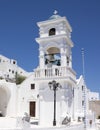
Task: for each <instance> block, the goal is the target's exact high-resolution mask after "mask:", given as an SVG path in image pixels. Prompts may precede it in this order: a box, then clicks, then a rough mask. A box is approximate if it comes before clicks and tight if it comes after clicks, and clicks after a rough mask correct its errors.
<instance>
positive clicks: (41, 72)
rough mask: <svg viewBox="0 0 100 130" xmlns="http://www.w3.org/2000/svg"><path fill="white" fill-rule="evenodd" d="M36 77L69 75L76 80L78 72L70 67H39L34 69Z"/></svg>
mask: <svg viewBox="0 0 100 130" xmlns="http://www.w3.org/2000/svg"><path fill="white" fill-rule="evenodd" d="M34 77H35V78H36V79H39V78H55V77H69V78H72V79H73V80H76V73H75V72H74V71H73V70H72V69H71V68H68V67H55V68H53V67H52V68H45V69H40V68H37V69H36V70H34Z"/></svg>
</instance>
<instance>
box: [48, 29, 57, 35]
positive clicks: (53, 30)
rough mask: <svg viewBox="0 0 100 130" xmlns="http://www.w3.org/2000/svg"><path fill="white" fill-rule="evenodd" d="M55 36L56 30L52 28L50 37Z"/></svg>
mask: <svg viewBox="0 0 100 130" xmlns="http://www.w3.org/2000/svg"><path fill="white" fill-rule="evenodd" d="M55 34H56V29H55V28H51V29H50V30H49V36H51V35H55Z"/></svg>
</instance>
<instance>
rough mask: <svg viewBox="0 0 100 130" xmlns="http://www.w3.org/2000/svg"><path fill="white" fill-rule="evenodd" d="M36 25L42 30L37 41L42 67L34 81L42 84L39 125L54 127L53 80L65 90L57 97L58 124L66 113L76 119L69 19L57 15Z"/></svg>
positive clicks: (40, 66) (38, 68) (74, 77)
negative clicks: (51, 87) (51, 84)
mask: <svg viewBox="0 0 100 130" xmlns="http://www.w3.org/2000/svg"><path fill="white" fill-rule="evenodd" d="M37 25H38V27H39V38H36V41H37V42H38V44H39V66H38V67H37V68H36V69H35V71H34V79H35V80H36V81H38V84H39V96H40V104H39V106H40V112H39V113H40V124H41V125H43V124H44V125H51V123H52V119H53V109H52V108H53V95H52V92H51V90H50V88H49V86H48V83H49V82H52V81H53V80H55V81H56V82H58V83H60V85H61V86H62V88H61V89H60V90H58V91H57V96H56V101H57V102H56V105H57V107H56V114H57V116H56V118H57V124H59V122H60V123H62V121H63V120H64V118H65V117H66V114H65V112H67V113H70V114H71V117H72V118H73V119H74V96H73V95H74V94H73V92H74V91H73V90H74V87H75V85H76V73H75V72H74V70H73V68H72V52H71V48H72V47H73V42H72V41H71V32H72V29H71V26H70V24H69V23H68V21H67V19H66V17H61V16H59V15H58V14H57V11H55V12H54V14H53V15H52V16H51V17H50V18H49V19H48V20H46V21H42V22H38V23H37ZM61 104H62V105H61ZM50 107H51V109H50ZM43 113H45V116H44V115H43ZM62 115H63V116H64V117H63V119H62Z"/></svg>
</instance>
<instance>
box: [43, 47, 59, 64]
mask: <svg viewBox="0 0 100 130" xmlns="http://www.w3.org/2000/svg"><path fill="white" fill-rule="evenodd" d="M45 64H47V65H50V64H51V65H57V66H60V65H61V56H60V50H59V48H56V47H51V48H49V49H48V50H47V53H46V54H45Z"/></svg>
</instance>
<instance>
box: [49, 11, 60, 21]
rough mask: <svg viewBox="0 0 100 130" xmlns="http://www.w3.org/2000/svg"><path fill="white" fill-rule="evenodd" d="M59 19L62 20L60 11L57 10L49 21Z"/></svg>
mask: <svg viewBox="0 0 100 130" xmlns="http://www.w3.org/2000/svg"><path fill="white" fill-rule="evenodd" d="M57 18H61V16H60V15H58V11H57V10H55V11H54V13H53V15H52V16H51V17H50V18H49V19H57Z"/></svg>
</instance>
